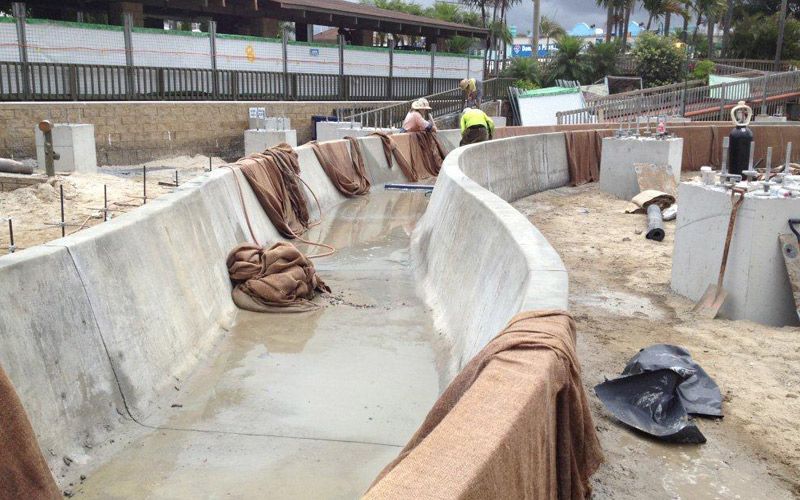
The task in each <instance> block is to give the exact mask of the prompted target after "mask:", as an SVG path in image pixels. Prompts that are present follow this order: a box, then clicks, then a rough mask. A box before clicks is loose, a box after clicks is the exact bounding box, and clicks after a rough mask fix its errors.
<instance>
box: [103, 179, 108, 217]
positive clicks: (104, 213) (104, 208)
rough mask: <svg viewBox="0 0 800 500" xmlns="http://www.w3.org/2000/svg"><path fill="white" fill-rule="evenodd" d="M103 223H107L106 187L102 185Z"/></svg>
mask: <svg viewBox="0 0 800 500" xmlns="http://www.w3.org/2000/svg"><path fill="white" fill-rule="evenodd" d="M103 222H108V186H106V185H105V184H103Z"/></svg>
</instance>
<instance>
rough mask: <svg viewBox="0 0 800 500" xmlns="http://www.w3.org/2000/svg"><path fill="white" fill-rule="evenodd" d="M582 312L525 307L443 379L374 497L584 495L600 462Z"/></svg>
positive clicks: (374, 488)
mask: <svg viewBox="0 0 800 500" xmlns="http://www.w3.org/2000/svg"><path fill="white" fill-rule="evenodd" d="M602 460H603V457H602V452H601V450H600V444H599V441H598V439H597V435H596V433H595V429H594V424H593V423H592V418H591V413H590V410H589V405H588V402H587V398H586V394H585V392H584V390H583V386H582V385H581V376H580V365H579V364H578V360H577V357H576V353H575V322H574V321H573V320H572V318H571V317H570V316H569V314H568V313H565V312H561V311H540V312H527V313H522V314H519V315H517V316H516V317H515V318H514V319H512V320H511V322H510V323H509V324H508V326H507V327H506V328H505V329H504V330H503V332H501V333H500V334H499V335H498V336H497V337H496V338H495V339H494V340H492V341H491V342H490V343H489V344H488V345H487V346H486V347H485V348H484V349H483V350H482V351H481V352H480V353H478V354H477V355H476V356H475V357H474V358H473V359H472V360H471V361H470V362H469V364H467V366H466V367H465V368H464V369H463V370H462V372H461V373H460V374H458V376H456V378H455V379H454V380H453V382H451V383H450V385H449V386H448V387H447V389H445V391H444V393H443V394H442V395H441V396H440V397H439V399H438V400H437V401H436V403H435V404H434V406H433V409H431V411H430V413H428V416H427V417H426V418H425V421H424V422H423V424H422V426H421V427H420V428H419V429H418V430H417V432H416V433H415V434H414V436H413V437H412V438H411V440H410V441H409V443H408V444H407V445H406V447H405V448H404V449H403V451H402V452H401V453H400V456H398V457H397V459H396V460H394V461H393V462H392V463H391V464H389V465H388V466H387V467H386V468H385V469H384V470H383V471H382V472H381V474H380V475H379V477H378V479H376V481H375V482H374V483H373V485H372V487H371V488H370V490H369V491H368V492H367V493H366V494H365V498H367V499H395V498H397V499H400V498H403V499H406V498H415V499H427V498H430V499H433V498H437V499H453V498H459V499H475V500H478V499H481V500H483V499H487V498H502V499H504V500H515V499H523V498H525V499H534V498H535V499H582V498H587V497H588V496H589V495H590V493H591V488H590V486H589V477H590V476H591V475H592V474H593V473H594V471H595V470H597V467H598V466H599V465H600V463H601V462H602Z"/></svg>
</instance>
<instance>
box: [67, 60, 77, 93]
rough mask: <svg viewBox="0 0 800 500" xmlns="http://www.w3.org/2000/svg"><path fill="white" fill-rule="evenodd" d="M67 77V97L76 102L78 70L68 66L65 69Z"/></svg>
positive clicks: (73, 66) (71, 65)
mask: <svg viewBox="0 0 800 500" xmlns="http://www.w3.org/2000/svg"><path fill="white" fill-rule="evenodd" d="M67 72H68V73H67V74H68V75H69V96H70V99H72V100H73V101H77V100H78V94H79V92H78V90H79V89H78V68H77V67H76V66H75V65H74V64H70V65H69V67H68V69H67Z"/></svg>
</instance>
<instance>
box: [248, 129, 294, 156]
mask: <svg viewBox="0 0 800 500" xmlns="http://www.w3.org/2000/svg"><path fill="white" fill-rule="evenodd" d="M283 143H286V144H289V145H290V146H292V147H297V131H295V130H245V131H244V154H245V155H250V154H253V153H261V152H262V151H264V150H265V149H269V148H271V147H274V146H277V145H278V144H283Z"/></svg>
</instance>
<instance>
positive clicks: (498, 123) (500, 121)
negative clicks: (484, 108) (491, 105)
mask: <svg viewBox="0 0 800 500" xmlns="http://www.w3.org/2000/svg"><path fill="white" fill-rule="evenodd" d="M491 118H492V121H493V122H494V126H495V128H499V127H505V126H506V117H505V116H492V117H491Z"/></svg>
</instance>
